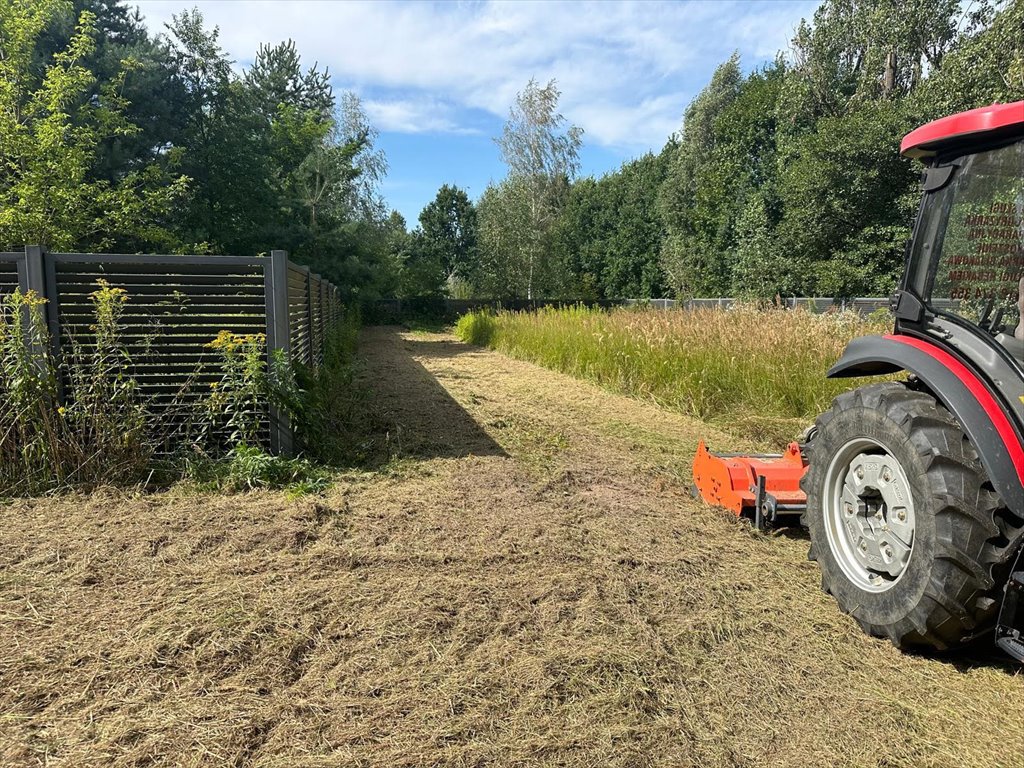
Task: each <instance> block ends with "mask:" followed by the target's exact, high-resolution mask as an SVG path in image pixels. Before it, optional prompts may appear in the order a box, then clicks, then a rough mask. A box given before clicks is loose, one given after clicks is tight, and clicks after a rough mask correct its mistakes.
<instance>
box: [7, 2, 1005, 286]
mask: <svg viewBox="0 0 1024 768" xmlns="http://www.w3.org/2000/svg"><path fill="white" fill-rule="evenodd" d="M0 39H2V41H3V49H4V50H3V53H4V55H3V56H2V57H0V82H2V83H3V89H2V90H0V248H19V247H21V246H23V245H25V244H27V243H38V244H41V245H44V246H46V247H47V248H50V249H52V250H76V251H111V252H165V253H232V254H253V253H264V252H267V251H269V250H270V249H272V248H283V249H286V250H288V251H289V252H290V253H291V254H292V257H293V258H294V259H295V260H297V261H299V262H301V263H304V264H307V265H309V266H310V267H311V268H313V269H315V270H316V271H318V272H320V273H321V274H323V275H324V276H325V277H327V278H328V279H330V280H331V281H333V282H334V283H335V284H337V285H339V286H342V287H343V288H344V289H345V291H346V295H347V298H348V299H349V300H350V301H358V300H367V299H373V298H376V297H381V296H443V295H447V296H452V297H459V298H469V297H479V298H514V297H525V298H545V297H548V298H550V297H557V298H579V299H601V298H622V297H630V298H644V297H652V298H657V297H666V296H668V297H694V296H695V297H699V296H737V297H746V298H751V299H771V298H773V297H775V296H791V295H806V296H834V297H851V296H858V295H860V296H863V295H885V294H886V293H888V292H889V291H890V290H891V289H892V288H893V287H894V284H895V280H896V276H897V275H898V274H899V272H900V270H901V267H902V253H903V248H904V245H905V242H906V240H907V237H908V235H909V232H910V227H911V225H912V222H913V218H914V214H915V210H916V200H917V191H918V179H919V174H920V167H919V166H918V165H916V164H915V163H914V162H912V161H910V160H907V159H904V158H901V157H900V156H899V142H900V139H901V138H902V136H903V135H904V134H905V133H907V132H908V131H909V130H911V129H912V128H914V127H915V126H917V125H919V124H921V123H923V122H926V121H928V120H931V119H935V118H937V117H941V116H943V115H946V114H949V113H952V112H956V111H961V110H964V109H970V108H973V107H978V106H983V105H986V104H989V103H992V102H996V101H1001V102H1006V101H1015V100H1020V99H1024V2H1022V1H1021V0H1009V1H1008V2H1005V1H1000V0H981V1H980V2H971V3H961V2H959V0H909V1H907V2H895V1H893V0H869V1H864V0H825V2H823V3H822V4H821V5H820V6H819V8H818V9H817V11H816V12H815V13H814V15H813V18H811V19H808V20H804V21H803V22H801V23H800V25H799V26H798V28H797V29H796V32H795V35H794V37H793V40H792V42H791V45H790V47H789V49H788V50H786V51H780V52H779V53H778V55H777V57H776V58H775V60H774V61H772V62H771V63H769V64H767V65H765V66H762V67H759V68H757V69H755V70H753V71H748V70H747V69H745V66H744V62H742V61H741V60H740V59H739V56H738V55H733V56H732V57H731V58H729V59H728V60H727V61H725V62H723V63H722V64H721V65H720V66H718V68H717V70H716V71H715V73H714V76H713V77H712V78H711V80H710V82H709V83H708V84H707V85H706V86H705V88H704V89H703V90H702V91H701V92H700V93H699V94H698V95H697V96H696V97H695V98H694V99H693V100H692V101H691V102H690V103H689V104H688V105H683V104H681V105H680V110H681V111H682V112H683V117H682V121H681V125H680V128H679V130H678V131H677V132H675V133H674V134H673V135H672V136H669V137H667V138H666V143H665V145H664V147H663V148H662V149H661V151H660V152H658V153H653V152H652V153H648V154H646V155H644V156H642V157H639V158H636V159H633V160H630V161H628V162H626V163H624V164H623V165H622V167H621V168H620V169H618V170H616V171H614V172H612V173H608V174H606V175H604V176H601V177H599V178H594V177H592V176H580V174H579V169H580V163H579V151H580V148H581V146H582V144H583V142H584V141H585V134H584V132H583V131H582V129H580V128H579V127H577V126H575V125H572V124H571V123H570V122H569V121H568V120H566V119H565V118H564V117H563V116H562V115H561V114H560V113H559V111H558V110H559V108H558V102H559V97H560V95H561V94H560V92H559V89H558V84H557V83H556V82H555V81H553V80H551V81H547V82H538V81H533V80H531V81H530V82H529V83H526V84H525V85H524V87H523V89H522V90H521V91H520V93H519V95H518V98H517V99H516V101H515V103H514V104H512V105H511V107H510V110H509V115H508V119H507V122H506V123H505V127H504V130H503V132H502V134H501V135H500V136H497V137H495V143H496V151H497V152H499V153H500V154H501V157H502V159H503V160H504V162H505V164H506V166H507V175H506V176H505V178H504V179H501V180H500V181H497V182H495V183H492V184H491V185H490V186H489V187H488V188H487V189H486V190H485V191H484V192H483V193H482V195H481V196H480V197H479V199H476V200H472V199H470V197H469V196H468V195H467V193H466V192H465V191H464V190H462V189H459V188H458V187H456V186H451V185H444V186H442V187H441V188H440V189H439V190H438V192H437V196H436V198H435V199H434V200H433V201H431V202H430V203H429V204H428V205H427V206H426V207H425V208H424V209H423V211H422V213H421V214H420V216H419V221H418V222H406V221H404V219H403V218H402V217H401V216H400V215H399V214H398V213H397V212H394V211H390V210H389V208H388V205H387V203H386V201H385V199H384V198H383V196H382V193H381V188H380V184H381V181H382V180H383V179H384V178H385V176H386V174H387V170H388V167H387V160H386V158H385V157H384V155H383V153H382V152H381V151H380V149H379V148H378V147H377V146H376V139H377V135H378V134H377V132H376V130H375V128H374V127H373V126H372V125H371V124H370V122H369V120H368V118H367V115H366V112H365V110H364V109H363V107H362V105H361V103H360V101H359V98H358V96H356V95H355V94H353V93H351V92H335V90H334V89H333V88H332V85H331V76H330V73H329V72H327V71H326V70H325V69H322V68H320V67H318V66H317V65H315V64H314V65H313V66H307V67H304V65H303V62H302V59H301V56H300V52H299V51H298V49H297V47H296V45H295V43H294V42H292V41H284V42H280V43H272V42H268V43H267V44H265V45H263V46H261V47H260V49H259V50H258V51H256V52H254V57H253V61H252V64H251V65H250V66H248V67H246V68H243V69H240V68H237V67H236V66H235V63H234V62H232V61H231V59H230V58H229V57H228V55H227V53H226V52H225V51H224V49H223V48H222V47H221V45H220V43H219V41H218V30H217V29H216V28H211V27H210V26H208V25H207V24H206V23H205V22H204V20H203V18H202V15H201V14H200V13H199V12H198V11H197V10H183V11H182V12H181V13H180V14H177V15H176V16H175V17H174V20H173V22H172V23H171V24H169V25H168V27H167V29H166V31H165V32H163V33H161V34H157V35H154V34H152V33H151V32H149V31H148V30H147V29H146V27H145V26H144V24H143V23H142V20H141V18H140V16H139V13H138V11H137V10H135V9H134V7H132V6H130V5H129V4H127V3H126V2H123V0H74V1H73V2H67V1H66V0H31V1H28V0H15V1H14V2H9V3H4V4H3V5H2V6H0ZM684 108H685V109H684ZM410 227H411V229H410Z"/></svg>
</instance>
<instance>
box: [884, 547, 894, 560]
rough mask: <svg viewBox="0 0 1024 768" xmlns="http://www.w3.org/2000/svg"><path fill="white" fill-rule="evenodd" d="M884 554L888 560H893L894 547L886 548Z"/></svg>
mask: <svg viewBox="0 0 1024 768" xmlns="http://www.w3.org/2000/svg"><path fill="white" fill-rule="evenodd" d="M882 554H883V555H885V557H886V559H887V560H892V547H890V546H886V547H885V549H883V550H882Z"/></svg>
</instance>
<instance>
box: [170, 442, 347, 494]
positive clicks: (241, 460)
mask: <svg viewBox="0 0 1024 768" xmlns="http://www.w3.org/2000/svg"><path fill="white" fill-rule="evenodd" d="M185 478H186V479H187V480H190V481H191V482H193V483H195V484H196V486H198V487H199V488H200V489H201V490H204V491H221V492H235V493H237V492H244V491H255V490H266V489H284V490H286V491H288V492H290V493H292V494H294V495H305V494H310V493H321V492H323V491H324V490H325V489H326V488H327V487H328V486H329V485H330V479H331V476H330V473H329V472H328V471H327V470H326V469H325V468H324V467H322V466H318V465H316V464H314V463H313V462H311V461H309V460H307V459H303V458H287V457H284V456H274V455H272V454H270V453H267V452H266V451H264V450H263V449H262V448H258V447H256V446H251V445H245V444H241V445H236V446H235V447H234V448H232V449H231V450H230V451H228V453H227V454H226V455H225V456H223V457H221V458H210V457H207V456H205V455H202V454H199V455H196V456H193V457H192V458H190V459H189V460H188V462H187V463H186V467H185Z"/></svg>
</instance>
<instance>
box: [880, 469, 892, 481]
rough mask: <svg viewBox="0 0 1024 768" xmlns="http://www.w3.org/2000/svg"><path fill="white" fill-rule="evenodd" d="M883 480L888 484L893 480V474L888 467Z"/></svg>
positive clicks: (883, 473) (883, 474)
mask: <svg viewBox="0 0 1024 768" xmlns="http://www.w3.org/2000/svg"><path fill="white" fill-rule="evenodd" d="M882 479H883V480H885V482H887V483H888V482H889V481H890V480H892V472H890V471H889V468H888V467H886V468H885V470H884V471H883V472H882Z"/></svg>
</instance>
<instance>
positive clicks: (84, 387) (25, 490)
mask: <svg viewBox="0 0 1024 768" xmlns="http://www.w3.org/2000/svg"><path fill="white" fill-rule="evenodd" d="M90 298H91V300H92V303H93V312H94V317H95V323H94V324H93V325H92V326H91V328H90V331H91V333H90V334H89V335H88V336H86V337H84V338H78V337H75V336H72V337H71V352H70V355H68V359H67V360H66V361H65V362H64V363H63V364H62V365H58V364H57V363H56V362H55V360H54V358H53V356H52V355H51V354H50V349H51V341H50V337H49V334H48V332H47V328H46V321H45V317H44V313H43V307H44V304H45V301H44V300H43V299H41V298H39V297H38V296H37V295H35V294H34V293H32V292H29V293H28V294H22V293H21V292H20V291H15V292H14V293H12V294H9V295H7V296H5V297H4V299H3V301H2V304H0V374H2V375H0V458H2V464H0V492H2V493H4V494H34V493H40V492H44V491H50V490H55V489H60V488H64V487H78V488H89V487H95V486H96V485H100V484H103V483H118V484H132V483H137V482H139V481H140V480H141V479H142V478H143V477H144V475H145V471H146V468H147V466H148V464H149V459H150V456H151V454H152V450H151V446H150V445H149V444H148V443H147V440H146V423H147V415H146V412H145V409H144V408H143V407H142V405H141V404H140V402H139V398H138V391H137V385H136V382H135V379H134V377H133V376H132V373H131V370H130V365H131V361H130V359H129V358H128V355H127V352H126V351H125V348H124V345H123V343H122V342H121V334H120V318H121V314H122V311H123V307H124V303H125V300H126V296H125V294H124V291H123V290H121V289H117V288H111V287H110V286H109V285H108V284H106V282H105V281H102V280H101V281H99V289H98V290H97V291H95V292H94V293H92V294H91V296H90ZM61 380H63V381H64V383H65V387H64V392H63V397H59V396H58V395H59V392H58V382H60V381H61Z"/></svg>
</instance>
